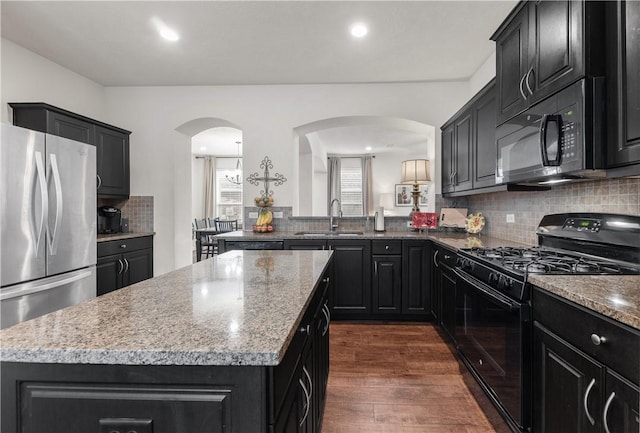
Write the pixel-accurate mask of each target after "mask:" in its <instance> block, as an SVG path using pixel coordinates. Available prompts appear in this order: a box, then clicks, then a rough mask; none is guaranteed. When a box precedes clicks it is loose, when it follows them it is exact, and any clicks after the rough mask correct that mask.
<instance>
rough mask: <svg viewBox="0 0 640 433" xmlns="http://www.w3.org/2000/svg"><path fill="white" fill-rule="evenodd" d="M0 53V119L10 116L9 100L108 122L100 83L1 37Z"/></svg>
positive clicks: (3, 119)
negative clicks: (67, 111)
mask: <svg viewBox="0 0 640 433" xmlns="http://www.w3.org/2000/svg"><path fill="white" fill-rule="evenodd" d="M0 56H1V59H2V63H1V65H2V69H1V74H0V77H1V83H0V95H1V100H2V116H1V120H2V122H5V123H11V122H12V119H13V117H12V114H11V109H10V107H9V106H8V105H7V103H8V102H46V103H48V104H51V105H55V106H57V107H60V108H64V109H66V110H69V111H73V112H75V113H80V114H83V115H85V116H87V117H91V118H94V119H98V120H102V121H104V122H107V123H109V120H108V119H106V115H105V112H104V110H103V100H104V87H102V86H101V85H99V84H97V83H95V82H93V81H91V80H89V79H87V78H85V77H83V76H81V75H78V74H76V73H75V72H71V71H70V70H69V69H66V68H63V67H62V66H60V65H58V64H56V63H53V62H51V61H50V60H47V59H45V58H44V57H42V56H39V55H38V54H35V53H33V52H32V51H28V50H25V49H24V48H22V47H20V46H19V45H16V44H14V43H13V42H11V41H9V40H7V39H0Z"/></svg>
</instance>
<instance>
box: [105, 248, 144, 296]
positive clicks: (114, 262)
mask: <svg viewBox="0 0 640 433" xmlns="http://www.w3.org/2000/svg"><path fill="white" fill-rule="evenodd" d="M96 272H97V278H98V282H97V287H98V289H97V294H98V296H100V295H104V294H105V293H109V292H112V291H114V290H117V289H120V288H122V287H126V286H129V285H131V284H135V283H137V282H140V281H143V280H146V279H149V278H151V277H153V237H152V236H143V237H140V238H131V239H125V240H113V241H107V242H99V243H98V262H97V266H96Z"/></svg>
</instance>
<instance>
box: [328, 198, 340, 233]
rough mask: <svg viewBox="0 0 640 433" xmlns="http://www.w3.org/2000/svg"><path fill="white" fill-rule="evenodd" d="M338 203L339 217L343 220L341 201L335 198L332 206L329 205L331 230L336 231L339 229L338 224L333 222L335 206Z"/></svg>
mask: <svg viewBox="0 0 640 433" xmlns="http://www.w3.org/2000/svg"><path fill="white" fill-rule="evenodd" d="M334 203H338V216H339V217H340V218H342V205H341V204H340V200H338V199H337V198H334V199H333V200H331V204H330V205H329V230H330V231H332V232H333V231H335V230H336V229H337V228H338V222H337V221H335V222H334V220H333V204H334Z"/></svg>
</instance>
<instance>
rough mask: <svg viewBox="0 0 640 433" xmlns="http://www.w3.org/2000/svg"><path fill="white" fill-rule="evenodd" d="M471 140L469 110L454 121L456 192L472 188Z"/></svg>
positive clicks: (454, 178) (454, 179) (454, 182)
mask: <svg viewBox="0 0 640 433" xmlns="http://www.w3.org/2000/svg"><path fill="white" fill-rule="evenodd" d="M472 140H473V120H472V117H471V110H469V111H468V112H466V113H464V114H463V115H462V116H460V117H459V118H458V119H457V120H456V121H455V135H454V147H453V152H454V154H453V158H454V166H455V168H454V169H453V185H454V189H455V190H456V191H465V190H468V189H471V188H472V187H473V173H472V169H473V163H472V159H473V154H472Z"/></svg>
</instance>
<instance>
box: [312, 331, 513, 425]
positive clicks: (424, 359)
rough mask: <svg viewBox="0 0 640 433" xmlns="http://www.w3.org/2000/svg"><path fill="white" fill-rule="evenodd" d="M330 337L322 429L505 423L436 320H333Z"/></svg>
mask: <svg viewBox="0 0 640 433" xmlns="http://www.w3.org/2000/svg"><path fill="white" fill-rule="evenodd" d="M330 344H331V351H330V353H331V354H330V359H331V372H330V375H329V385H328V389H327V402H326V409H325V414H324V420H323V428H322V433H387V432H388V433H436V432H437V433H496V432H498V433H501V432H502V431H504V430H503V429H501V428H500V426H499V425H498V426H497V427H496V426H493V425H492V422H493V423H494V424H495V420H491V421H490V419H489V418H488V417H487V415H485V413H484V412H483V411H482V410H481V408H480V406H479V404H478V402H477V401H476V399H475V398H474V397H473V395H472V390H471V389H470V388H469V386H467V384H466V382H465V380H464V378H463V376H464V374H463V373H464V372H463V371H461V368H464V367H462V366H461V364H459V362H458V361H457V359H456V357H455V356H454V354H453V353H452V351H451V349H450V348H449V346H448V345H447V344H446V343H445V342H444V340H443V339H442V337H441V336H440V334H439V333H438V331H437V329H436V328H435V327H434V326H433V325H430V324H406V325H405V324H389V325H377V324H347V323H332V324H331V340H330ZM467 374H468V373H467ZM472 388H473V385H472ZM475 391H476V392H477V391H478V390H475ZM480 397H482V396H480ZM479 401H480V402H481V403H483V402H482V399H480V400H479ZM483 407H484V406H483ZM491 415H492V414H491V413H489V416H491Z"/></svg>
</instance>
